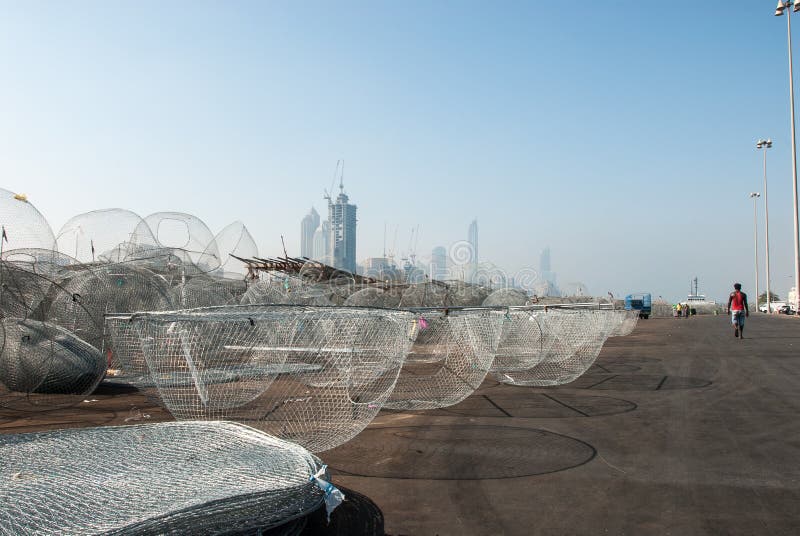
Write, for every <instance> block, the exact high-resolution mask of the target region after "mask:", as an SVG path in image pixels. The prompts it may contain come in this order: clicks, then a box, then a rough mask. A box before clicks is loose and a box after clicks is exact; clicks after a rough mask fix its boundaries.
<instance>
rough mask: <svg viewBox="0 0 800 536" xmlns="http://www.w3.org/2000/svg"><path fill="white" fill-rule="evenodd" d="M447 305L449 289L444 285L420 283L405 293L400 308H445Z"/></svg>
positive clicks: (410, 287)
mask: <svg viewBox="0 0 800 536" xmlns="http://www.w3.org/2000/svg"><path fill="white" fill-rule="evenodd" d="M445 305H448V303H447V289H446V288H445V287H444V286H442V285H436V284H432V283H420V284H418V285H411V286H409V287H408V288H407V289H405V290H404V291H403V294H402V297H401V298H400V303H399V304H398V305H397V306H398V307H401V308H402V307H443V306H445Z"/></svg>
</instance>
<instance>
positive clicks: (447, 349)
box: [384, 311, 505, 409]
mask: <svg viewBox="0 0 800 536" xmlns="http://www.w3.org/2000/svg"><path fill="white" fill-rule="evenodd" d="M504 319H505V314H504V313H501V312H498V311H470V312H451V313H449V314H446V313H444V312H433V313H427V314H425V315H423V316H422V317H421V319H420V320H419V330H418V334H417V337H416V340H415V341H414V345H413V346H412V348H411V351H410V352H409V354H408V357H407V358H406V361H405V363H404V364H403V369H402V370H401V371H400V377H399V378H398V379H397V384H396V385H395V388H394V391H392V393H391V396H390V397H389V399H388V400H387V401H386V403H385V404H384V405H385V406H386V407H387V408H392V409H434V408H441V407H445V406H451V405H453V404H457V403H458V402H460V401H462V400H464V399H465V398H467V397H468V396H469V395H470V394H472V393H473V391H475V389H477V388H478V387H480V384H481V382H483V380H484V378H485V377H486V373H487V372H488V371H489V368H490V367H491V365H492V362H493V360H494V356H495V353H496V352H497V345H498V343H499V340H500V334H501V330H502V323H503V321H504Z"/></svg>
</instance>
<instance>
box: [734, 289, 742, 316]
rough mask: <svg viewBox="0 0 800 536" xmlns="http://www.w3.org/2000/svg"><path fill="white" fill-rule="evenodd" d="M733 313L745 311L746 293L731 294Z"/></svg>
mask: <svg viewBox="0 0 800 536" xmlns="http://www.w3.org/2000/svg"><path fill="white" fill-rule="evenodd" d="M731 311H744V292H742V291H740V290H737V291H736V292H733V293H731Z"/></svg>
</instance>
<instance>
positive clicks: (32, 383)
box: [0, 318, 106, 411]
mask: <svg viewBox="0 0 800 536" xmlns="http://www.w3.org/2000/svg"><path fill="white" fill-rule="evenodd" d="M0 328H1V329H0V338H2V345H0V406H2V407H5V408H8V409H14V410H18V411H40V410H43V409H48V408H54V407H60V406H63V405H72V404H74V403H76V402H77V400H79V399H81V398H82V397H83V396H85V395H86V394H88V393H91V392H92V391H93V390H94V388H95V387H96V386H97V384H98V383H99V382H100V380H101V379H102V378H103V374H104V373H105V370H106V362H105V359H104V358H103V356H102V354H101V353H100V351H99V350H97V349H96V348H95V347H93V346H91V345H89V344H88V343H86V342H85V341H82V340H81V339H79V338H77V337H75V336H74V335H73V334H72V333H70V332H68V331H67V330H65V329H63V328H61V327H59V326H55V325H53V324H49V323H46V322H40V321H38V320H31V319H21V318H3V319H0Z"/></svg>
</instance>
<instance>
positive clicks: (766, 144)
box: [756, 140, 772, 313]
mask: <svg viewBox="0 0 800 536" xmlns="http://www.w3.org/2000/svg"><path fill="white" fill-rule="evenodd" d="M771 147H772V140H758V141H757V142H756V149H763V150H764V227H765V229H764V233H765V237H764V238H765V242H766V250H767V257H766V260H765V261H764V263H765V267H764V268H765V269H766V271H767V274H766V277H767V312H768V313H771V312H772V293H771V290H770V284H769V283H770V277H769V196H768V195H767V149H769V148H771ZM756 304H758V296H756Z"/></svg>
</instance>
